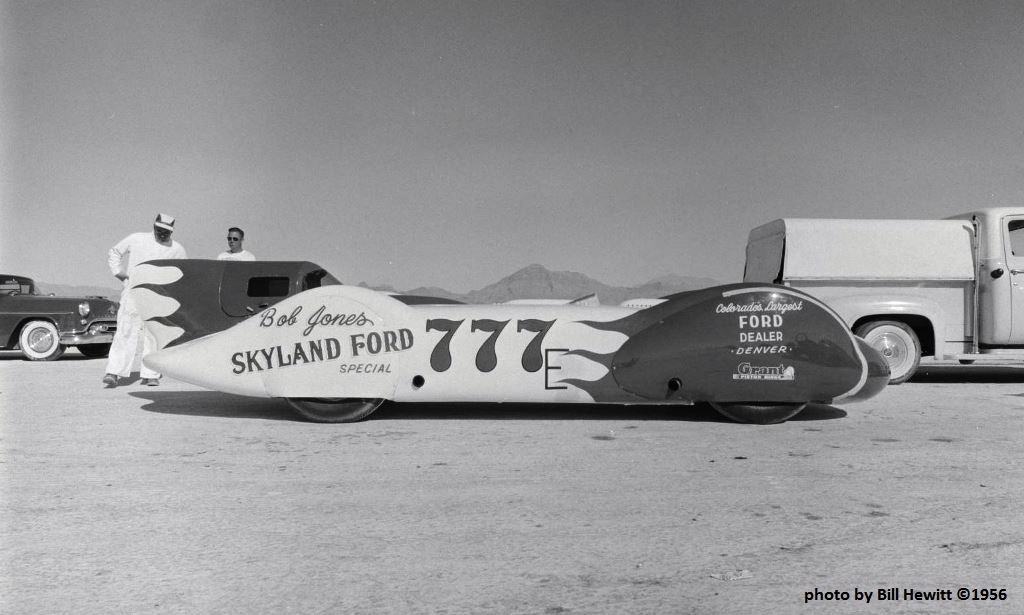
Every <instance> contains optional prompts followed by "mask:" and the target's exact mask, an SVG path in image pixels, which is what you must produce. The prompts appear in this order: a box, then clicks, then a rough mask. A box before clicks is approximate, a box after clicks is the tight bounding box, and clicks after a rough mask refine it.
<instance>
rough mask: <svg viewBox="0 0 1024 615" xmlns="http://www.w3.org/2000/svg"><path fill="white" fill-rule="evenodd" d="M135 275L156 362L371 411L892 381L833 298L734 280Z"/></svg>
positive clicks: (750, 397)
mask: <svg viewBox="0 0 1024 615" xmlns="http://www.w3.org/2000/svg"><path fill="white" fill-rule="evenodd" d="M132 282H133V286H132V288H131V290H130V292H131V293H132V296H133V298H134V300H135V302H136V304H137V306H138V309H139V312H140V314H141V316H142V318H143V320H144V322H145V323H146V328H147V331H148V333H149V334H151V335H153V337H154V338H155V341H156V347H157V348H159V350H157V351H156V352H153V353H152V354H150V355H148V356H147V357H145V359H144V361H145V363H146V365H147V366H149V367H151V368H153V369H155V370H158V371H160V372H163V373H164V374H166V375H168V376H171V377H173V378H177V379H179V380H183V381H185V382H189V383H192V384H196V385H199V386H202V387H206V388H209V389H213V390H217V391H223V392H227V393H233V394H238V395H249V396H255V397H276V398H284V399H286V400H288V402H289V403H290V404H291V405H292V406H293V407H294V408H295V409H296V410H297V411H298V413H299V414H301V415H302V416H303V417H305V418H307V419H309V420H314V421H322V422H348V421H356V420H360V419H362V418H365V417H366V416H368V415H369V414H370V413H371V412H373V411H374V410H375V409H376V408H377V407H378V406H379V405H380V404H381V403H382V402H383V401H384V400H394V401H397V402H406V401H409V402H532V403H612V404H671V405H679V406H686V405H692V404H694V403H697V402H707V403H710V404H711V405H712V406H713V407H714V408H716V409H717V410H718V411H719V412H721V413H722V414H724V415H725V416H727V417H729V418H731V419H734V420H737V421H740V422H750V423H761V424H766V423H775V422H781V421H784V420H786V419H788V418H790V417H792V416H794V415H796V414H797V413H798V412H800V411H801V410H802V409H803V408H804V406H805V405H806V404H808V403H811V402H816V403H845V402H851V401H857V400H862V399H866V398H869V397H872V396H874V395H876V394H877V393H878V392H879V391H881V390H882V389H883V388H885V386H886V383H887V382H888V378H889V371H888V367H887V364H886V362H885V360H884V359H883V358H882V356H881V355H880V354H879V353H878V352H877V351H875V350H874V349H872V348H871V347H870V346H868V345H867V344H866V343H865V342H864V341H863V340H861V339H860V338H857V337H855V336H854V335H853V334H852V333H850V331H849V329H848V328H847V326H846V325H845V323H843V321H842V320H841V319H840V318H839V317H838V316H837V315H836V314H835V312H833V311H832V310H831V309H830V308H828V307H826V306H825V305H824V304H822V303H821V302H819V301H818V300H816V299H814V298H813V297H812V296H810V295H808V294H806V293H804V292H801V291H796V290H793V289H790V288H786V287H783V286H774V285H769V284H729V285H725V286H716V287H712V288H705V289H701V290H696V291H691V292H684V293H678V294H674V295H670V296H668V297H662V298H657V299H642V298H641V299H637V300H632V301H627V302H626V303H624V304H622V305H616V306H606V305H599V304H597V305H594V304H593V302H592V301H582V302H580V301H564V302H560V303H558V302H554V303H553V302H551V301H550V300H548V301H538V302H535V303H531V302H529V301H522V300H519V301H515V302H511V303H504V304H492V305H470V304H461V303H458V302H452V301H450V300H444V299H436V298H430V297H418V296H407V295H401V294H393V293H383V292H377V291H374V290H370V289H367V288H362V287H358V286H346V285H342V284H340V283H338V281H337V279H336V278H334V277H333V276H332V275H330V274H329V273H328V272H327V271H326V270H324V269H323V268H321V267H319V266H317V265H315V264H313V263H308V262H266V261H256V262H225V261H205V260H163V261H150V262H149V263H146V264H143V265H140V266H139V268H138V269H136V270H135V272H134V273H133V275H132Z"/></svg>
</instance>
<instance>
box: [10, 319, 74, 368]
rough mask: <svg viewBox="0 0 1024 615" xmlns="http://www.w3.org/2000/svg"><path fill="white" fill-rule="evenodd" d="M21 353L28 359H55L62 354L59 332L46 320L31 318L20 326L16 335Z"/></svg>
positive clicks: (62, 348)
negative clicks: (18, 333) (19, 331)
mask: <svg viewBox="0 0 1024 615" xmlns="http://www.w3.org/2000/svg"><path fill="white" fill-rule="evenodd" d="M18 345H19V346H20V347H21V354H22V355H24V356H25V358H26V359H28V360H29V361H56V360H57V359H59V358H60V356H61V355H62V354H64V347H63V346H61V345H60V333H58V332H57V327H55V326H54V324H53V323H52V322H50V321H48V320H32V321H29V322H28V323H26V324H25V326H24V327H22V328H21V334H20V335H19V336H18Z"/></svg>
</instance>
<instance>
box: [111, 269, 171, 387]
mask: <svg viewBox="0 0 1024 615" xmlns="http://www.w3.org/2000/svg"><path fill="white" fill-rule="evenodd" d="M140 342H141V343H142V355H141V356H140V355H139V343H140ZM155 347H156V343H155V341H154V340H153V336H152V335H149V334H148V333H146V332H145V330H144V329H143V327H142V318H140V317H139V313H138V312H137V311H135V303H134V302H133V301H131V300H130V298H129V295H128V289H127V287H126V288H125V290H123V291H121V306H120V308H119V309H118V310H117V332H115V333H114V341H113V342H112V343H111V345H110V354H109V355H107V372H106V373H108V374H114V375H116V376H120V377H122V378H127V377H128V376H130V375H131V373H132V368H134V367H135V364H136V363H137V362H138V363H139V376H141V377H142V378H159V377H160V372H155V371H153V370H151V369H149V368H148V367H146V366H145V365H143V364H142V363H141V361H137V359H141V357H144V356H146V355H147V354H149V353H150V352H152V351H153V349H154V348H155Z"/></svg>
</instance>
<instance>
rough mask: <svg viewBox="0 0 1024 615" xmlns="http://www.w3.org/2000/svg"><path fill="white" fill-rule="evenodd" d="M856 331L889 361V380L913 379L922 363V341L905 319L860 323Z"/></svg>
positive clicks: (904, 380)
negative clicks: (901, 320)
mask: <svg viewBox="0 0 1024 615" xmlns="http://www.w3.org/2000/svg"><path fill="white" fill-rule="evenodd" d="M854 334H855V335H857V336H858V337H862V338H864V341H865V342H867V343H868V345H870V346H871V347H872V348H874V349H875V350H877V351H878V352H879V353H881V355H882V357H883V358H884V359H885V362H886V363H888V364H889V384H902V383H904V382H906V381H907V380H910V378H911V377H912V376H913V375H914V372H916V371H917V368H918V366H919V365H920V364H921V342H920V341H919V340H918V339H917V334H916V333H914V330H913V329H911V328H910V327H908V326H907V325H906V324H904V323H902V322H897V321H895V320H876V321H874V322H868V323H864V324H863V325H861V326H859V327H857V330H856V331H854Z"/></svg>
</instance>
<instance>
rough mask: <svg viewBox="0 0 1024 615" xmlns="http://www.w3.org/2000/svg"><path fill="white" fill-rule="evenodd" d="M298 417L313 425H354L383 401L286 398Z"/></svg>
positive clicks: (355, 398) (354, 398) (336, 398)
mask: <svg viewBox="0 0 1024 615" xmlns="http://www.w3.org/2000/svg"><path fill="white" fill-rule="evenodd" d="M286 399H287V400H288V403H289V404H290V405H291V407H292V408H294V409H295V411H296V412H298V413H299V416H301V417H302V418H304V419H306V420H307V421H312V422H314V423H354V422H356V421H361V420H363V419H365V418H366V417H368V416H370V415H371V414H373V411H374V410H376V409H377V408H379V407H380V405H381V404H382V403H384V400H383V399H376V398H366V399H363V398H358V397H288V398H286Z"/></svg>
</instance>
